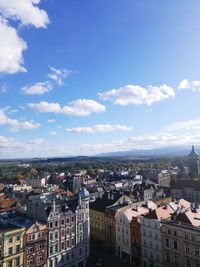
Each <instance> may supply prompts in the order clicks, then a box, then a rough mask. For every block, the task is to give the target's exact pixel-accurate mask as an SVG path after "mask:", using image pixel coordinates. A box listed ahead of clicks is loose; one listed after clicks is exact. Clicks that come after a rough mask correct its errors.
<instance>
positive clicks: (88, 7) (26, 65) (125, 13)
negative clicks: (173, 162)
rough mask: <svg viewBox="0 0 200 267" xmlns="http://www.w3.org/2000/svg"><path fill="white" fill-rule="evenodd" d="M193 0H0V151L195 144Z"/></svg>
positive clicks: (198, 42) (11, 154)
mask: <svg viewBox="0 0 200 267" xmlns="http://www.w3.org/2000/svg"><path fill="white" fill-rule="evenodd" d="M199 17H200V2H199V0H190V1H188V0H176V1H174V0H168V1H158V0H109V1H108V0H84V1H83V0H41V1H40V0H9V1H7V0H0V158H25V157H55V156H61V157H65V156H72V155H73V156H75V155H95V154H98V153H102V152H111V151H125V150H135V149H152V148H160V147H166V146H174V145H186V144H187V145H191V144H194V145H199V144H200V104H199V103H200V19H199Z"/></svg>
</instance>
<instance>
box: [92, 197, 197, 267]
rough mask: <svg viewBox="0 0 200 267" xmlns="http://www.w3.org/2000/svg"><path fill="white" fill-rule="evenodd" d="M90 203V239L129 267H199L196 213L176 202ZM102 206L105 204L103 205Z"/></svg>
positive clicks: (191, 207) (182, 201)
mask: <svg viewBox="0 0 200 267" xmlns="http://www.w3.org/2000/svg"><path fill="white" fill-rule="evenodd" d="M101 202H102V201H101V200H100V199H98V200H96V201H95V202H94V203H90V225H91V239H92V240H93V242H94V244H95V246H96V248H98V247H99V246H103V247H106V249H107V250H109V251H112V252H113V253H114V254H115V255H116V256H117V257H119V258H120V259H122V260H123V261H124V262H126V263H128V264H133V266H143V267H164V266H166V267H175V266H181V267H199V266H200V210H199V209H197V208H196V207H195V206H194V205H191V203H190V202H188V201H186V200H184V199H180V200H179V201H172V200H171V201H170V199H163V200H159V201H157V202H152V201H148V202H144V201H142V202H137V203H133V202H131V200H130V198H128V197H127V196H122V197H121V198H120V199H119V200H118V201H114V200H113V201H112V200H109V201H107V205H106V204H104V206H103V205H102V204H101ZM102 203H105V201H103V202H102Z"/></svg>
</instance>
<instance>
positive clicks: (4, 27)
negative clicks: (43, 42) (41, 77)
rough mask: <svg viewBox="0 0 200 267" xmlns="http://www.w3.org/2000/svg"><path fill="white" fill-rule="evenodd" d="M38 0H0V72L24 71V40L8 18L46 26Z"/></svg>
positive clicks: (44, 14) (46, 20) (36, 25)
mask: <svg viewBox="0 0 200 267" xmlns="http://www.w3.org/2000/svg"><path fill="white" fill-rule="evenodd" d="M39 3H40V1H39V0H9V1H8V0H0V36H2V37H3V38H0V47H1V49H0V72H3V73H9V74H13V73H17V72H25V71H26V69H25V67H24V66H23V64H24V60H23V52H24V50H25V49H27V44H26V42H25V41H24V40H23V39H22V38H21V37H20V36H19V34H18V32H17V30H16V29H15V28H14V27H13V26H11V24H10V23H9V22H10V20H15V21H19V23H20V25H33V26H34V27H36V28H40V27H46V25H47V24H48V22H49V19H48V15H47V13H46V12H45V11H44V10H42V9H39V8H38V7H37V6H36V5H38V4H39Z"/></svg>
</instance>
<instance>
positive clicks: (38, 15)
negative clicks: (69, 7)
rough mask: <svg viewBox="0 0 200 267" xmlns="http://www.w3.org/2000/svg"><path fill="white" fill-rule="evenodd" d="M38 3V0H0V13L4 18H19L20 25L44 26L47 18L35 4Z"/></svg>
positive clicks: (47, 20) (47, 21)
mask: <svg viewBox="0 0 200 267" xmlns="http://www.w3.org/2000/svg"><path fill="white" fill-rule="evenodd" d="M39 3H40V0H0V13H1V14H2V15H3V17H4V18H7V19H13V20H19V21H20V22H21V24H22V25H33V26H35V27H36V28H41V27H43V28H46V25H47V24H48V23H49V18H48V15H47V13H46V12H45V11H44V10H42V9H39V8H38V7H37V6H36V5H38V4H39Z"/></svg>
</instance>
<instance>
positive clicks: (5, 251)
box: [0, 224, 25, 267]
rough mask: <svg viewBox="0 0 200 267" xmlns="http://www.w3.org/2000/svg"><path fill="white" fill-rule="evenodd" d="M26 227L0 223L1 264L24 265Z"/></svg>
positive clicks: (16, 266)
mask: <svg viewBox="0 0 200 267" xmlns="http://www.w3.org/2000/svg"><path fill="white" fill-rule="evenodd" d="M24 232H25V228H22V227H17V226H13V225H10V224H0V266H1V267H23V266H24V260H23V249H24V247H23V237H24Z"/></svg>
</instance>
